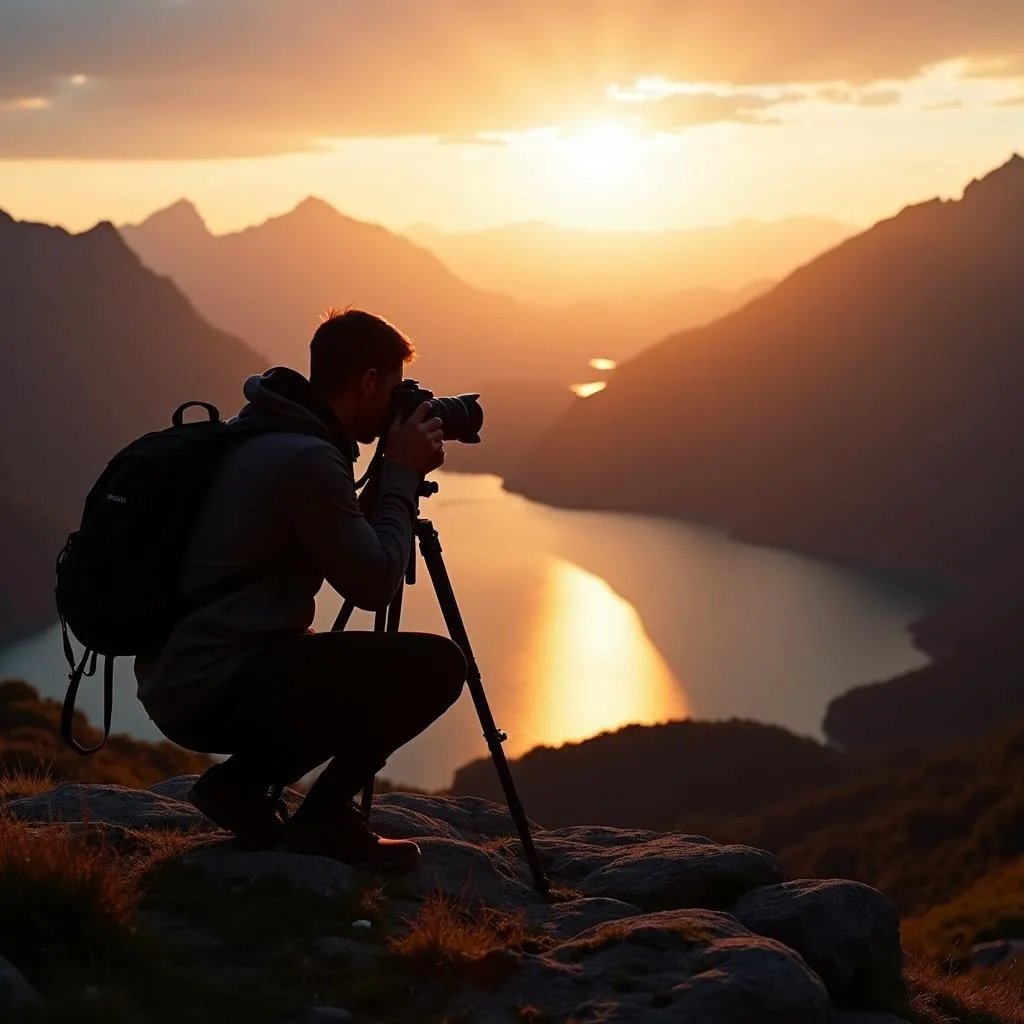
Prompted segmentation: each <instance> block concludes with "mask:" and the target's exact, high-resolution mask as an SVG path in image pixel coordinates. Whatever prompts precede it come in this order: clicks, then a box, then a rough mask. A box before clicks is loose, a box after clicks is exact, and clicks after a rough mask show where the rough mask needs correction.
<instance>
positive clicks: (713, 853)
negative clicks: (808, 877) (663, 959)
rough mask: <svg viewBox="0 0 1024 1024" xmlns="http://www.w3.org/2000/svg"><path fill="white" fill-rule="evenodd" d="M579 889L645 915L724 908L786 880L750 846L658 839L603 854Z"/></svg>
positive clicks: (768, 857)
mask: <svg viewBox="0 0 1024 1024" xmlns="http://www.w3.org/2000/svg"><path fill="white" fill-rule="evenodd" d="M607 852H608V854H609V855H608V856H607V859H606V860H605V862H604V863H603V864H602V865H601V866H600V867H598V868H597V869H596V870H594V871H591V872H590V873H589V874H587V875H585V876H584V877H583V878H582V879H581V880H580V881H579V883H578V887H579V889H580V890H581V891H582V892H583V894H584V895H585V896H607V897H610V898H612V899H617V900H623V901H624V902H626V903H635V904H636V905H637V906H638V907H641V908H642V909H644V910H662V909H677V908H685V907H705V908H710V909H718V908H724V907H727V906H728V905H729V904H730V903H732V902H733V901H734V900H735V899H736V897H737V896H739V895H740V894H742V893H744V892H746V891H748V890H749V889H753V888H756V887H758V886H763V885H771V884H773V883H775V882H781V881H783V879H784V878H785V877H786V876H785V873H784V872H783V870H782V866H781V865H780V864H779V862H778V861H777V860H776V859H775V858H774V857H773V856H772V855H771V854H770V853H766V852H764V851H763V850H755V849H753V848H752V847H749V846H719V845H717V844H715V843H712V842H711V841H710V840H707V839H704V838H703V837H700V836H679V835H662V836H658V837H657V838H654V839H648V840H646V841H643V842H639V843H637V844H635V845H633V844H630V845H623V846H619V847H615V848H612V849H610V850H608V851H607Z"/></svg>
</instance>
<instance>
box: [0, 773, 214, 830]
mask: <svg viewBox="0 0 1024 1024" xmlns="http://www.w3.org/2000/svg"><path fill="white" fill-rule="evenodd" d="M7 810H8V812H9V813H11V814H13V815H14V816H15V817H16V818H19V819H20V820H22V821H39V822H52V821H86V820H88V821H94V822H102V823H103V824H106V825H115V826H119V827H122V828H164V829H179V830H182V831H185V830H192V829H195V830H198V829H202V830H209V829H210V828H212V827H213V826H212V825H211V823H210V822H209V821H208V820H207V819H206V818H205V817H203V815H202V814H200V813H199V811H197V810H196V809H195V808H194V807H193V806H192V805H191V804H187V803H183V802H182V801H181V800H174V799H171V798H170V797H167V796H162V795H161V794H159V793H154V792H153V791H152V790H146V789H131V788H129V787H127V786H100V785H86V784H84V783H80V782H72V783H66V784H65V785H63V786H57V788H56V789H51V790H50V791H49V792H48V793H42V794H41V795H39V796H28V797H22V799H20V800H12V801H11V802H10V803H9V804H7Z"/></svg>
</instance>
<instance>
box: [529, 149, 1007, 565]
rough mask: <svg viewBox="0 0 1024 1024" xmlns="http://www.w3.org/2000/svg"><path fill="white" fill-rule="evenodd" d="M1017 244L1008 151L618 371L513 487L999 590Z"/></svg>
mask: <svg viewBox="0 0 1024 1024" xmlns="http://www.w3.org/2000/svg"><path fill="white" fill-rule="evenodd" d="M1022 228H1024V160H1022V159H1021V158H1020V157H1015V158H1014V159H1013V160H1011V161H1010V162H1009V163H1008V164H1006V166H1005V167H1003V168H1001V169H1000V170H998V171H996V172H994V173H993V174H992V175H990V176H989V177H987V178H985V179H984V180H982V181H979V182H975V183H973V184H972V185H971V186H969V187H968V188H967V189H966V191H965V193H964V196H963V198H962V199H961V200H959V201H948V202H947V201H941V200H935V201H933V202H929V203H924V204H922V205H920V206H915V207H911V208H909V209H906V210H904V211H903V212H902V213H901V214H899V215H898V216H896V217H895V218H893V219H891V220H888V221H885V222H883V223H880V224H878V225H876V226H875V227H874V228H872V229H871V230H870V231H867V232H866V233H864V234H862V235H859V236H857V237H856V238H854V239H851V240H849V241H847V242H845V243H843V244H842V245H840V246H838V247H837V248H836V249H833V250H832V251H830V252H828V253H826V254H824V255H823V256H820V257H819V258H818V259H816V260H814V261H813V262H812V263H810V264H808V265H807V266H805V267H802V268H801V269H800V270H798V271H796V272H795V273H793V274H792V275H791V276H790V277H789V278H787V279H786V280H785V281H784V282H782V283H781V284H779V285H778V286H777V287H776V288H774V289H772V291H770V292H769V293H768V294H767V295H764V296H762V297H760V298H758V299H755V300H754V301H752V302H750V303H748V304H747V305H746V306H744V307H743V308H742V309H740V310H737V311H736V312H734V313H732V314H730V315H728V316H726V317H724V318H722V319H721V320H719V321H717V322H716V323H714V324H710V325H707V326H705V327H701V328H697V329H694V330H690V331H685V332H683V333H681V334H677V335H675V336H673V337H671V338H669V339H668V340H666V341H664V342H662V343H661V344H659V345H656V346H654V347H653V348H650V349H648V350H646V351H645V352H643V353H642V354H641V355H639V356H637V357H636V358H634V359H633V360H631V361H630V362H628V363H626V364H625V365H622V366H620V367H619V369H618V370H617V371H616V373H615V374H614V375H613V377H612V379H611V381H610V382H609V384H608V387H607V389H606V390H604V391H603V392H601V393H600V394H597V395H594V396H592V397H591V398H588V399H587V400H586V401H582V402H578V403H576V404H575V405H574V406H573V407H572V409H571V410H570V412H569V413H567V414H566V416H565V417H563V418H562V420H561V421H560V422H559V424H558V427H557V428H556V429H555V430H554V431H553V432H552V433H551V434H549V435H548V436H546V437H545V438H544V441H543V446H542V448H541V449H540V450H538V452H537V453H536V456H535V457H534V458H533V459H532V460H531V461H530V463H529V464H528V465H526V466H524V468H523V471H522V472H521V473H519V474H517V475H516V476H515V477H514V478H513V481H512V483H513V485H514V486H516V487H517V488H519V489H521V490H523V491H524V492H525V493H527V494H529V495H531V496H533V497H537V498H541V499H542V500H546V501H551V502H554V503H557V504H569V505H578V506H586V507H615V508H632V509H640V510H644V511H653V512H664V513H669V514H674V515H682V516H687V517H693V518H697V519H700V520H707V521H711V522H715V523H717V524H722V525H725V526H728V527H730V528H732V529H733V530H735V531H736V532H738V533H741V534H743V535H746V536H753V537H756V538H759V539H763V540H765V541H769V542H771V543H776V544H784V545H787V546H792V547H795V548H800V549H803V550H811V551H817V552H821V553H824V554H830V555H833V556H836V557H840V558H850V559H854V560H857V561H863V562H873V563H877V564H882V565H892V566H901V567H907V568H920V569H923V570H926V571H939V572H941V573H943V574H948V575H951V576H953V577H954V578H957V579H964V578H973V579H983V578H987V576H988V574H990V573H991V572H993V571H995V570H996V569H998V567H999V566H1001V565H1002V564H1003V563H1004V562H1005V560H1006V558H1007V555H1008V554H1010V553H1011V549H1012V553H1013V554H1014V555H1015V556H1019V555H1020V554H1021V553H1022V550H1021V542H1022V540H1024V535H1022V534H1021V532H1020V531H1019V529H1018V524H1019V522H1020V514H1021V513H1024V487H1022V486H1021V485H1022V482H1024V430H1022V429H1021V428H1020V426H1019V417H1018V412H1017V410H1018V405H1019V389H1020V381H1021V380H1022V379H1024V377H1022V375H1024V345H1022V344H1021V341H1022V338H1024V289H1022V288H1021V287H1020V280H1021V277H1020V275H1021V270H1022V266H1024V231H1022ZM639 410H657V415H644V416H640V415H639V414H638V413H639ZM625 424H628V429H623V427H624V425H625ZM567 467H571V469H567Z"/></svg>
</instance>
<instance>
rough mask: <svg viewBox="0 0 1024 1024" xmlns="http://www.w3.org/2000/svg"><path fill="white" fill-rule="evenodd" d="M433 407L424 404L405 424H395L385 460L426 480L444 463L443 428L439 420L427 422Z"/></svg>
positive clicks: (390, 434) (386, 445) (388, 441)
mask: <svg viewBox="0 0 1024 1024" xmlns="http://www.w3.org/2000/svg"><path fill="white" fill-rule="evenodd" d="M428 412H430V403H429V402H424V403H423V404H422V405H420V406H419V407H417V409H416V411H415V412H414V413H413V414H412V415H411V416H410V417H409V418H408V419H407V420H406V421H405V422H404V423H395V424H394V425H393V426H392V427H391V429H390V430H389V431H388V438H387V443H386V444H385V447H384V454H385V457H386V458H388V459H392V460H393V461H395V462H400V463H401V464H402V465H403V466H408V467H409V468H410V469H411V470H414V471H415V472H417V473H419V474H420V475H421V476H426V475H427V474H428V473H430V472H433V470H435V469H438V468H440V466H441V465H442V464H443V463H444V446H443V444H442V442H441V435H442V433H443V431H442V425H441V421H440V420H439V419H438V418H437V417H436V416H434V417H432V418H431V419H429V420H428V419H427V418H426V416H427V413H428Z"/></svg>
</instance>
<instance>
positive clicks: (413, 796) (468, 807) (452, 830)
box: [370, 793, 539, 839]
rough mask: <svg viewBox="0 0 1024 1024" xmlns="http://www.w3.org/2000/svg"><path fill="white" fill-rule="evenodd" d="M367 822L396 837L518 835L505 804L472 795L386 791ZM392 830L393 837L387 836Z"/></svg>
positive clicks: (530, 822) (500, 836)
mask: <svg viewBox="0 0 1024 1024" xmlns="http://www.w3.org/2000/svg"><path fill="white" fill-rule="evenodd" d="M370 823H371V827H372V828H373V830H374V831H375V832H379V833H380V834H381V835H387V836H389V837H390V838H398V839H402V838H405V836H407V835H408V836H443V837H446V838H449V839H479V838H483V839H501V838H504V837H518V835H519V832H518V831H517V829H516V824H515V822H514V821H513V820H512V815H511V814H509V813H508V808H507V807H503V806H501V805H500V804H495V803H492V802H491V801H490V800H482V799H481V798H480V797H475V796H460V797H438V796H425V795H423V794H420V793H386V794H385V795H384V796H381V797H378V798H377V799H375V800H374V802H373V808H372V810H371V816H370ZM528 824H529V825H530V830H531V831H532V832H537V831H539V826H538V825H537V824H536V823H534V822H532V821H528ZM378 826H379V827H378ZM441 826H447V827H441ZM393 830H394V832H395V834H394V836H392V835H391V833H392V831H393Z"/></svg>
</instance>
